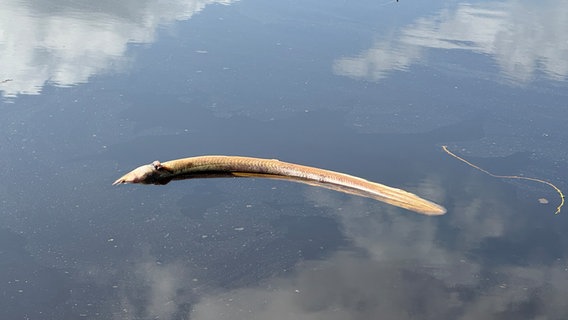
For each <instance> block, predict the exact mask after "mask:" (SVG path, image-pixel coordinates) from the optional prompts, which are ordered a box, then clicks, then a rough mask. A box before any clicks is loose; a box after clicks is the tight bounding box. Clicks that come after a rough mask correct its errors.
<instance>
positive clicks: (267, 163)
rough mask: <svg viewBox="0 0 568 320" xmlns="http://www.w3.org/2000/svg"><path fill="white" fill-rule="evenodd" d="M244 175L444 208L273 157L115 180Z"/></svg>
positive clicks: (230, 159) (212, 159)
mask: <svg viewBox="0 0 568 320" xmlns="http://www.w3.org/2000/svg"><path fill="white" fill-rule="evenodd" d="M219 177H245V178H269V179H280V180H289V181H295V182H301V183H305V184H309V185H314V186H318V187H323V188H327V189H332V190H336V191H340V192H344V193H349V194H354V195H358V196H362V197H367V198H372V199H375V200H379V201H382V202H386V203H389V204H392V205H395V206H398V207H401V208H405V209H408V210H412V211H415V212H418V213H422V214H426V215H441V214H444V213H446V209H445V208H444V207H442V206H439V205H437V204H435V203H433V202H430V201H428V200H425V199H422V198H420V197H418V196H417V195H415V194H412V193H410V192H407V191H404V190H401V189H396V188H392V187H388V186H385V185H382V184H379V183H375V182H371V181H367V180H365V179H361V178H358V177H354V176H351V175H348V174H344V173H339V172H334V171H330V170H324V169H319V168H313V167H307V166H302V165H299V164H293V163H288V162H282V161H279V160H275V159H260V158H249V157H235V156H201V157H193V158H185V159H177V160H172V161H168V162H164V163H160V162H159V161H154V162H153V163H152V164H147V165H144V166H141V167H138V168H136V169H134V170H132V171H131V172H129V173H127V174H125V175H124V176H122V177H121V178H119V179H117V180H116V181H115V182H114V183H113V185H117V184H122V183H142V184H166V183H168V182H170V181H171V180H183V179H194V178H219Z"/></svg>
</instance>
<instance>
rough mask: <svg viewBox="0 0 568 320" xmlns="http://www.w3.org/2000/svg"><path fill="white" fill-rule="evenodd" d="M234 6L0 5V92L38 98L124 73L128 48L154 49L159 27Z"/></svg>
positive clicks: (151, 2) (13, 0)
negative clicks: (53, 89) (52, 88)
mask: <svg viewBox="0 0 568 320" xmlns="http://www.w3.org/2000/svg"><path fill="white" fill-rule="evenodd" d="M231 2H233V1H232V0H191V1H185V0H179V1H169V2H167V3H163V2H160V1H155V0H144V1H122V2H121V3H120V5H119V6H117V5H116V4H114V3H113V4H110V3H109V4H107V5H105V4H97V5H93V4H91V2H90V1H74V2H57V1H55V2H54V1H51V2H49V3H44V4H43V5H37V4H36V3H35V2H34V1H20V0H6V1H2V2H1V3H0V56H1V57H2V59H0V70H1V72H0V81H2V80H5V79H11V81H9V82H5V83H2V84H1V86H0V92H2V95H3V96H4V97H15V96H17V95H18V94H39V93H40V92H41V90H42V88H43V86H44V85H45V84H46V83H51V84H54V85H57V86H71V85H76V84H79V83H85V82H87V81H88V80H89V78H90V77H92V76H95V75H97V74H102V73H108V72H110V73H114V72H120V71H122V70H124V68H127V67H128V65H129V63H130V62H129V60H130V59H131V56H129V55H128V53H127V51H128V45H129V44H132V43H139V44H142V43H152V42H153V41H154V39H155V37H156V32H157V29H158V27H159V26H160V25H164V24H170V23H172V22H174V21H179V20H187V19H190V18H191V17H192V16H193V15H194V14H196V13H198V12H200V11H201V10H203V9H204V8H205V7H206V6H207V5H209V4H226V5H228V4H230V3H231Z"/></svg>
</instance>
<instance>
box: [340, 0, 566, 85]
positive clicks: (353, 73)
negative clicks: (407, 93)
mask: <svg viewBox="0 0 568 320" xmlns="http://www.w3.org/2000/svg"><path fill="white" fill-rule="evenodd" d="M567 10H568V4H566V3H565V2H562V1H560V2H557V1H544V2H543V1H540V2H538V3H537V2H530V1H506V2H487V3H479V4H470V3H462V4H458V5H457V6H456V7H455V8H448V9H444V10H441V11H440V12H439V13H437V14H436V15H432V16H430V17H424V18H419V19H417V20H416V21H415V22H414V23H412V24H410V25H408V26H406V27H404V28H402V29H401V30H400V31H399V32H397V34H396V35H395V36H393V37H392V38H391V39H390V40H380V41H378V42H377V43H376V44H375V45H373V47H372V48H371V49H368V50H365V51H364V52H362V53H360V54H358V55H357V56H354V57H344V58H340V59H337V60H336V61H335V63H334V71H335V73H336V74H338V75H345V76H349V77H355V78H365V79H370V80H379V79H382V78H384V77H386V76H387V75H388V73H389V72H390V71H392V70H406V69H408V68H409V67H410V66H411V65H413V64H421V63H424V60H426V61H427V60H428V57H427V56H428V52H427V51H428V50H433V49H437V50H464V51H470V52H473V53H476V54H483V55H488V56H490V57H491V58H492V59H494V60H495V62H496V64H497V66H498V67H499V68H500V70H501V72H502V73H503V74H504V75H505V77H506V78H508V79H509V80H510V81H512V82H517V83H525V82H527V81H531V80H534V79H535V78H538V77H539V75H540V74H543V75H544V76H545V77H546V78H549V79H553V80H564V79H565V78H566V76H567V75H568V60H566V59H565V57H566V56H568V35H567V34H566V33H565V32H559V31H560V30H566V29H568V20H566V19H565V14H564V12H566V11H567ZM431 62H432V61H430V63H431Z"/></svg>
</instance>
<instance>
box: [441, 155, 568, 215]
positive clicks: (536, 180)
mask: <svg viewBox="0 0 568 320" xmlns="http://www.w3.org/2000/svg"><path fill="white" fill-rule="evenodd" d="M442 149H443V150H444V151H445V152H446V153H447V154H449V155H450V156H452V157H454V158H456V159H458V160H459V161H461V162H463V163H465V164H467V165H468V166H470V167H473V168H475V169H477V170H479V171H481V172H483V173H485V174H488V175H490V176H492V177H494V178H499V179H520V180H529V181H535V182H540V183H544V184H546V185H549V186H551V187H552V188H554V190H556V192H558V194H559V195H560V204H559V205H558V207H557V208H556V212H555V213H554V214H559V213H560V209H561V208H562V206H563V205H564V194H563V193H562V190H560V189H559V188H558V187H557V186H555V185H553V184H552V183H551V182H548V181H545V180H541V179H537V178H530V177H520V176H502V175H498V174H493V173H491V172H489V171H487V170H485V169H483V168H480V167H478V166H476V165H475V164H473V163H471V162H469V161H467V160H465V159H464V158H462V157H460V156H458V155H456V154H454V153H453V152H451V151H450V150H448V147H447V146H442Z"/></svg>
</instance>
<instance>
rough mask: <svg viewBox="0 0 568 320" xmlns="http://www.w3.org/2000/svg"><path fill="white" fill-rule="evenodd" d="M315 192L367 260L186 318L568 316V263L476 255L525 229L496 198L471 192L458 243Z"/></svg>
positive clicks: (222, 296)
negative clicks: (565, 299) (509, 261)
mask: <svg viewBox="0 0 568 320" xmlns="http://www.w3.org/2000/svg"><path fill="white" fill-rule="evenodd" d="M464 183H466V184H467V181H464ZM428 185H431V183H428ZM472 185H475V184H472ZM414 191H417V190H414ZM309 192H310V194H309V198H310V199H311V200H312V201H314V202H315V203H317V204H318V205H319V206H329V208H330V210H336V208H339V207H341V206H342V205H343V208H342V209H340V210H339V212H338V213H339V214H338V219H340V220H341V222H342V225H343V230H344V232H345V235H346V236H347V237H349V238H350V239H352V241H353V242H354V244H355V245H356V246H357V247H358V248H360V249H363V251H362V252H345V251H337V252H335V253H334V254H333V255H332V256H331V257H329V258H328V259H325V260H319V261H306V262H303V263H301V264H299V265H298V266H297V268H296V272H295V273H294V274H293V275H291V276H288V277H278V278H275V279H270V280H268V281H267V282H265V283H263V284H261V285H258V286H254V287H246V288H240V289H234V290H229V291H225V292H221V293H217V294H210V295H208V296H205V297H203V298H202V299H201V300H200V301H199V303H197V304H196V305H195V306H194V307H193V309H192V312H191V313H190V315H189V316H188V319H192V320H210V319H211V320H212V319H216V320H222V319H236V320H239V319H243V320H244V319H275V320H279V319H301V320H316V319H326V320H328V319H355V320H358V319H361V320H362V319H374V318H377V316H378V315H380V317H381V319H403V320H404V319H463V320H465V319H512V318H519V316H520V317H521V318H532V319H560V318H566V317H567V316H568V310H567V309H566V308H565V307H563V306H564V303H563V302H562V300H561V299H562V297H563V296H566V294H568V289H567V288H568V260H566V259H564V258H559V259H557V260H556V261H555V262H553V263H548V264H547V263H544V262H539V263H538V264H531V263H530V262H529V261H527V262H526V264H524V265H522V266H520V265H514V264H507V263H503V264H499V263H496V264H493V263H490V264H487V263H484V262H483V261H479V260H477V259H476V253H475V252H476V250H478V249H479V248H480V246H482V244H483V243H484V242H485V241H487V240H488V239H491V238H495V237H507V238H509V237H511V236H512V235H513V234H515V232H518V231H519V230H518V227H519V225H518V224H515V223H511V221H513V220H514V219H515V214H516V213H515V212H513V210H512V209H511V208H510V206H506V205H505V204H503V203H501V202H500V201H499V200H497V199H496V198H495V197H492V194H493V195H494V193H495V190H493V191H492V190H472V191H471V193H472V194H471V198H466V199H463V200H461V202H460V203H458V204H456V205H455V208H451V209H453V210H450V213H449V215H448V216H445V217H444V218H445V219H448V220H449V221H448V222H449V224H450V225H453V226H454V227H455V228H456V229H457V230H459V237H456V239H459V240H458V242H457V243H450V241H448V240H447V239H446V240H443V239H442V237H444V235H443V234H444V232H447V230H445V231H444V230H443V228H442V227H441V225H440V223H439V220H440V219H436V218H435V219H429V218H420V217H418V218H417V216H415V215H412V214H408V215H404V214H401V212H400V211H399V210H397V209H390V208H389V209H386V210H387V211H388V212H387V213H386V214H385V212H380V213H378V214H374V213H373V214H368V215H363V214H361V212H371V211H375V210H374V209H372V208H370V207H366V205H364V201H361V200H360V199H354V200H352V202H350V203H348V206H345V204H346V203H345V202H340V201H338V200H335V201H334V200H333V199H332V198H329V196H328V195H327V194H326V193H321V192H318V190H310V191H309ZM474 194H477V197H482V198H484V201H480V200H479V199H478V198H476V196H474ZM467 199H469V200H467ZM492 199H495V200H492ZM385 208H387V207H385ZM495 212H499V214H496V213H495ZM521 315H522V316H521Z"/></svg>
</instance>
